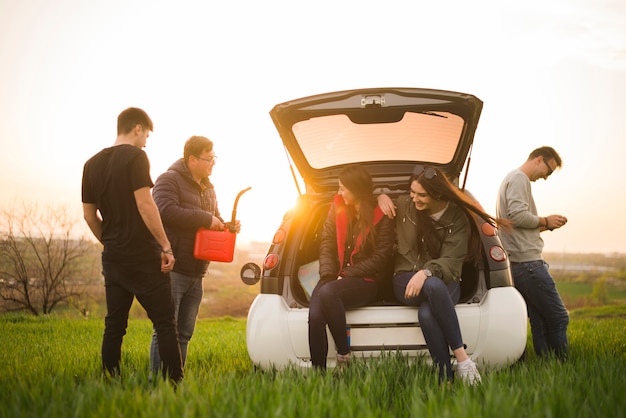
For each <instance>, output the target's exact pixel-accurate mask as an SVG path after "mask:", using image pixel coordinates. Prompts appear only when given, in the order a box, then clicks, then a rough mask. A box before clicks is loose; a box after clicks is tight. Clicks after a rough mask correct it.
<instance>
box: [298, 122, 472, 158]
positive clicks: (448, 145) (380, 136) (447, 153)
mask: <svg viewBox="0 0 626 418" xmlns="http://www.w3.org/2000/svg"><path fill="white" fill-rule="evenodd" d="M463 127H464V120H463V118H461V117H460V116H458V115H455V114H453V113H448V112H424V113H414V112H406V113H405V114H404V116H403V118H402V119H401V120H399V121H397V122H388V123H367V124H358V123H354V122H352V121H351V120H350V118H349V117H348V116H346V115H330V116H321V117H315V118H311V119H307V120H303V121H300V122H297V123H295V124H294V125H293V133H294V135H295V137H296V139H297V142H298V145H299V146H300V148H301V150H302V152H303V153H304V155H305V157H306V159H307V161H308V163H309V164H310V165H311V167H312V168H314V169H321V168H326V167H331V166H336V165H340V164H350V163H359V162H369V161H429V162H432V163H436V164H447V163H449V162H451V161H452V158H453V157H454V154H455V151H456V149H457V146H458V143H459V140H460V138H461V134H462V133H463Z"/></svg>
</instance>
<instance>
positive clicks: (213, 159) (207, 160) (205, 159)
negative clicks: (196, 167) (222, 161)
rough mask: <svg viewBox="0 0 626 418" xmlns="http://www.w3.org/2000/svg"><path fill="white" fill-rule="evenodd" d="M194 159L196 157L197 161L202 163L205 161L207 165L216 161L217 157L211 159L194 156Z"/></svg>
mask: <svg viewBox="0 0 626 418" xmlns="http://www.w3.org/2000/svg"><path fill="white" fill-rule="evenodd" d="M194 157H196V158H197V159H199V160H202V161H206V162H207V163H209V164H211V163H212V162H214V161H215V160H217V155H215V156H213V157H211V158H202V157H198V156H197V155H194Z"/></svg>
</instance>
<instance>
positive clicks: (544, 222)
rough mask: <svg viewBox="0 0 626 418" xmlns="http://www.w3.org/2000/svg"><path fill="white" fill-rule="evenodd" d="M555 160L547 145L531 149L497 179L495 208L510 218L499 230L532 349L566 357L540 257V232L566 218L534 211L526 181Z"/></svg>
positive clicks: (554, 296)
mask: <svg viewBox="0 0 626 418" xmlns="http://www.w3.org/2000/svg"><path fill="white" fill-rule="evenodd" d="M561 164H562V160H561V157H560V156H559V154H558V153H557V152H556V151H555V150H554V149H553V148H551V147H540V148H537V149H535V150H534V151H533V152H531V153H530V155H529V156H528V159H527V160H526V162H524V164H522V166H521V167H519V168H517V169H515V170H513V171H511V172H510V173H509V174H507V176H506V177H505V178H504V180H503V181H502V184H501V186H500V190H499V192H498V199H497V203H496V212H497V216H498V217H499V218H504V219H508V220H510V221H511V223H512V229H511V230H510V231H502V243H503V244H504V248H505V249H506V251H507V253H508V255H509V260H510V262H511V271H512V273H513V280H514V282H515V287H516V288H517V290H518V291H519V292H520V293H521V294H522V296H523V297H524V299H525V300H526V305H527V307H528V316H529V318H530V327H531V332H532V337H533V345H534V348H535V352H536V353H537V355H539V356H544V355H555V356H557V357H558V358H560V359H566V358H567V350H568V342H567V326H568V324H569V315H568V313H567V310H566V309H565V305H564V304H563V301H562V300H561V296H560V295H559V292H558V291H557V289H556V285H555V283H554V279H553V278H552V276H551V275H550V273H549V272H548V264H547V263H546V262H545V261H544V260H543V256H542V251H543V239H541V233H542V232H544V231H553V230H555V229H557V228H560V227H562V226H563V225H565V224H566V223H567V218H566V217H565V216H563V215H549V216H545V217H541V216H538V215H537V207H536V206H535V201H534V199H533V195H532V190H531V182H534V181H536V180H538V179H540V178H542V179H544V180H547V179H548V177H549V176H550V175H551V174H552V173H553V172H554V171H555V170H556V169H558V168H560V167H561Z"/></svg>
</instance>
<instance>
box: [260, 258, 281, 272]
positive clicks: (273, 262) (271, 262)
mask: <svg viewBox="0 0 626 418" xmlns="http://www.w3.org/2000/svg"><path fill="white" fill-rule="evenodd" d="M277 265H278V255H277V254H268V255H267V256H266V257H265V260H263V268H264V269H265V270H270V269H273V268H274V267H276V266H277Z"/></svg>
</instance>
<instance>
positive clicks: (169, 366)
mask: <svg viewBox="0 0 626 418" xmlns="http://www.w3.org/2000/svg"><path fill="white" fill-rule="evenodd" d="M102 268H103V270H104V285H105V291H106V303H107V315H106V318H105V320H104V324H105V326H104V338H103V340H102V365H103V367H104V370H105V371H106V372H108V373H109V374H111V375H117V374H119V372H120V359H121V353H122V339H123V337H124V335H126V328H127V326H128V312H129V311H130V307H131V305H132V303H133V299H134V297H137V300H138V301H139V303H140V304H141V306H143V308H144V309H145V310H146V312H147V313H148V317H149V318H150V320H151V321H152V324H153V326H154V328H155V329H156V332H157V334H158V336H159V354H160V356H161V359H162V361H163V365H164V367H163V375H164V377H166V376H169V378H170V379H171V380H173V381H175V382H178V381H180V380H181V379H182V378H183V368H182V362H181V356H180V348H179V346H178V332H177V330H176V322H175V320H174V302H173V300H172V289H171V287H170V277H169V275H168V274H163V273H161V271H160V264H159V263H158V262H156V263H155V262H151V263H133V264H121V263H107V262H104V261H103V262H102Z"/></svg>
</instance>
